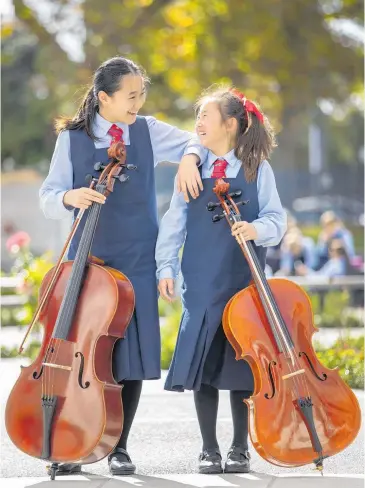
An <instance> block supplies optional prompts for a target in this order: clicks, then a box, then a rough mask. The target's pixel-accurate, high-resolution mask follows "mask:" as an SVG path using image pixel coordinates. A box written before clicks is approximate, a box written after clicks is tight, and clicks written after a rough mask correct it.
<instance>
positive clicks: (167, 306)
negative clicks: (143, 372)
mask: <svg viewBox="0 0 365 488" xmlns="http://www.w3.org/2000/svg"><path fill="white" fill-rule="evenodd" d="M159 310H160V311H161V312H162V313H163V314H165V315H161V317H163V320H161V322H162V325H161V367H162V369H168V368H169V366H170V363H171V359H172V355H173V353H174V349H175V344H176V339H177V334H178V330H179V325H180V319H181V302H180V300H176V301H175V302H172V303H167V302H164V301H163V300H162V299H160V300H159Z"/></svg>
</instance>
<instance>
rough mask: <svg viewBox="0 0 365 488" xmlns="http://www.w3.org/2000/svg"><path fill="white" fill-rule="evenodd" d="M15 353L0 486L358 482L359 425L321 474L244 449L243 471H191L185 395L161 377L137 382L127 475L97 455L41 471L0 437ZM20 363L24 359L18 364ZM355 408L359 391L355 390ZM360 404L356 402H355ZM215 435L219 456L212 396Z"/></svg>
mask: <svg viewBox="0 0 365 488" xmlns="http://www.w3.org/2000/svg"><path fill="white" fill-rule="evenodd" d="M21 363H22V362H21V361H19V360H14V359H13V360H3V361H1V364H0V384H1V397H0V398H1V407H2V416H1V423H0V426H1V478H0V486H1V487H5V488H25V487H28V486H32V487H34V488H36V487H37V488H38V487H39V488H49V487H54V488H57V487H59V488H60V487H66V488H72V487H76V488H83V487H85V488H104V487H107V488H127V487H131V486H135V487H141V488H184V487H191V488H194V487H199V488H205V487H206V488H210V487H217V488H219V487H222V488H241V487H244V488H317V487H318V488H360V487H364V479H365V477H364V430H363V429H362V431H361V433H360V434H359V436H358V437H357V439H356V440H355V442H354V443H353V444H352V445H351V446H350V447H349V448H348V449H347V450H346V451H344V452H343V453H341V454H338V455H337V456H334V457H332V458H330V459H327V460H326V461H325V474H324V476H320V475H319V474H317V473H316V472H313V469H312V467H311V466H305V467H302V468H293V469H290V470H288V469H284V468H279V467H276V466H273V465H271V464H269V463H267V462H266V461H264V460H263V459H261V458H260V457H259V456H258V455H257V453H256V452H255V451H254V450H253V449H252V448H251V449H250V451H251V454H252V463H251V467H252V472H251V473H250V474H247V475H199V474H196V468H197V456H198V454H199V450H200V438H199V428H198V424H197V421H196V417H195V412H194V403H193V397H192V394H191V393H190V392H185V393H184V394H178V393H171V392H165V391H164V390H163V380H161V381H149V382H145V384H144V388H143V394H142V399H141V403H140V406H139V409H138V412H137V416H136V420H135V424H134V426H133V429H132V432H131V438H130V443H129V446H128V449H129V451H130V454H131V456H132V459H133V461H134V462H135V463H136V465H137V467H138V471H137V474H136V475H135V476H131V477H113V478H112V477H110V476H109V475H108V469H107V463H106V461H105V460H102V461H100V462H99V463H96V464H93V465H87V466H85V467H84V471H83V473H82V475H79V476H72V477H67V478H65V477H64V478H61V477H59V478H57V479H56V481H50V480H49V478H48V477H47V476H46V472H45V469H46V468H45V463H44V462H42V461H40V460H37V459H33V458H31V457H29V456H27V455H25V454H23V453H21V452H19V451H18V450H17V449H16V448H15V447H14V446H13V444H12V443H11V441H10V439H9V438H8V436H7V434H6V430H5V426H4V420H3V409H4V407H5V404H6V399H7V397H8V395H9V392H10V390H11V388H12V386H13V384H14V382H15V381H16V379H17V377H18V375H19V371H20V370H19V366H20V364H21ZM23 364H24V363H23ZM356 394H357V396H358V398H359V400H360V403H361V406H362V408H363V407H364V393H363V392H356ZM363 411H364V408H363ZM217 432H218V439H219V441H220V446H221V450H222V454H223V456H224V455H225V453H226V451H227V449H228V447H229V443H230V440H231V435H232V426H231V420H230V407H229V398H228V394H227V393H226V392H223V393H222V394H221V397H220V406H219V420H218V429H217Z"/></svg>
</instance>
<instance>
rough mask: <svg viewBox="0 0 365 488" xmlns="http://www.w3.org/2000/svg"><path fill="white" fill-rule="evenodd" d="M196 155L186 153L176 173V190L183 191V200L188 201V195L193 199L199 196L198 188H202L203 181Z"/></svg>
mask: <svg viewBox="0 0 365 488" xmlns="http://www.w3.org/2000/svg"><path fill="white" fill-rule="evenodd" d="M198 162H199V158H198V156H196V155H195V154H186V155H185V156H184V157H183V158H182V160H181V163H180V164H179V170H178V173H177V191H178V192H183V194H184V200H185V202H189V195H188V191H189V193H190V196H192V197H193V198H194V199H195V198H197V197H198V196H199V188H200V190H203V183H202V180H201V177H200V172H199V169H198V166H197V163H198Z"/></svg>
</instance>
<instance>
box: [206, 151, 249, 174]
mask: <svg viewBox="0 0 365 488" xmlns="http://www.w3.org/2000/svg"><path fill="white" fill-rule="evenodd" d="M217 159H225V160H226V161H227V163H228V164H229V165H230V166H232V168H234V167H235V166H237V165H241V164H242V163H241V161H240V160H239V159H237V158H236V156H235V155H234V149H232V151H229V152H228V153H227V154H225V155H224V156H216V155H215V154H214V153H213V152H212V151H209V153H208V157H207V159H206V166H207V168H208V169H209V170H210V169H212V168H213V164H214V163H215V161H216V160H217Z"/></svg>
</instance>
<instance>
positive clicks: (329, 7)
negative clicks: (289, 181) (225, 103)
mask: <svg viewBox="0 0 365 488" xmlns="http://www.w3.org/2000/svg"><path fill="white" fill-rule="evenodd" d="M13 6H14V12H15V15H14V17H13V18H12V19H9V20H8V21H6V22H3V28H2V29H3V32H2V35H3V59H2V68H3V75H2V78H3V83H2V90H3V106H2V111H3V120H4V121H6V124H3V137H2V141H3V154H2V159H3V160H5V159H7V158H13V159H14V161H15V165H16V166H22V165H33V164H34V163H36V162H39V161H44V160H45V159H46V160H47V159H48V160H49V158H50V156H51V153H52V148H53V145H54V142H55V135H54V133H53V131H52V120H53V118H54V117H55V116H56V115H58V114H64V115H66V114H68V115H70V114H73V112H74V110H75V107H76V104H77V103H78V101H79V99H80V97H81V96H82V88H83V87H84V86H86V85H88V84H89V83H90V80H91V77H92V73H93V71H94V70H95V69H96V68H97V67H98V65H99V64H100V63H101V62H102V61H104V60H105V59H107V58H109V57H111V56H114V55H123V56H127V57H131V58H132V59H134V60H135V61H137V62H139V63H141V64H142V65H143V66H144V67H145V69H146V70H147V73H148V74H149V76H150V77H151V79H152V87H151V89H150V93H149V97H148V100H147V103H146V105H145V107H144V109H143V112H144V113H150V114H154V115H155V116H157V117H159V118H162V119H165V120H172V121H177V124H178V125H179V126H182V127H190V128H192V126H193V125H192V119H193V110H192V104H193V102H194V100H195V99H196V97H197V96H198V95H199V94H200V92H201V91H202V89H204V88H206V87H208V86H210V85H211V84H212V83H220V82H228V83H233V84H235V85H236V86H238V87H239V88H240V89H242V90H243V91H244V92H245V93H246V94H247V96H248V97H251V98H253V99H256V100H257V101H258V102H259V103H260V104H261V105H262V107H264V109H265V112H267V114H268V115H269V116H270V117H271V118H272V120H273V122H274V125H275V127H276V129H277V131H278V132H279V136H278V138H279V144H280V145H279V148H278V150H277V151H276V152H275V155H274V163H275V166H276V167H278V168H286V167H293V166H296V167H302V168H303V167H306V166H307V163H308V126H309V124H310V123H311V122H312V121H313V120H318V113H319V114H320V115H322V114H324V115H325V116H324V117H320V118H319V120H321V121H322V122H321V126H322V128H323V130H324V133H325V134H326V159H327V161H328V162H329V164H331V165H332V164H336V163H338V162H340V163H343V162H345V163H348V164H356V163H357V164H359V158H361V147H362V134H363V116H362V114H361V110H362V98H361V97H362V90H363V62H362V60H363V46H362V44H361V42H360V40H359V37H360V36H359V32H360V31H361V23H362V16H363V4H362V2H361V1H359V0H342V1H335V0H296V1H285V0H255V2H243V1H241V0H228V1H226V0H178V1H173V0H133V1H132V0H122V1H121V0H103V2H100V0H84V1H81V0H52V1H51V0H13ZM339 114H340V115H339ZM19 127H21V131H20V133H19ZM359 154H360V156H359Z"/></svg>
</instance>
